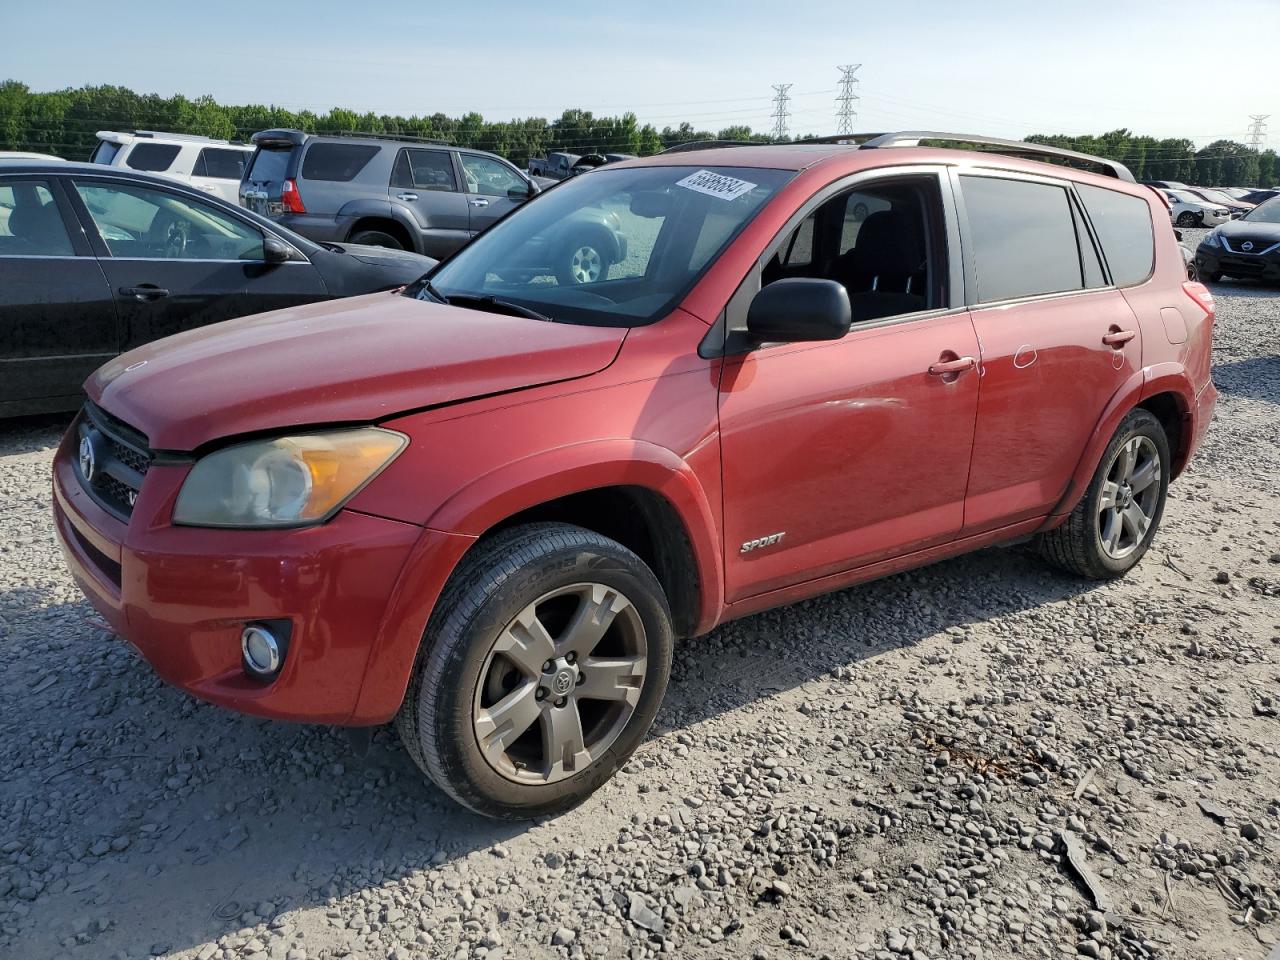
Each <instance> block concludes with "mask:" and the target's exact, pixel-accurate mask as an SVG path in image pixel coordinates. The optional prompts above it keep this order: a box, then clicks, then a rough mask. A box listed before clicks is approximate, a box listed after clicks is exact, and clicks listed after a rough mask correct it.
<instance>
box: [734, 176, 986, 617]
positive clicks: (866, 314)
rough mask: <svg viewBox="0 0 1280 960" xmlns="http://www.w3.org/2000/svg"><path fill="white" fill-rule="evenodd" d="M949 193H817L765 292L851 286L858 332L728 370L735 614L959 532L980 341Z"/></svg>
mask: <svg viewBox="0 0 1280 960" xmlns="http://www.w3.org/2000/svg"><path fill="white" fill-rule="evenodd" d="M942 196H943V194H942V191H941V190H940V180H939V177H938V175H936V174H934V175H931V176H927V177H926V176H921V177H902V178H896V179H894V180H892V181H891V182H888V183H884V184H878V183H876V182H872V183H866V182H860V183H859V184H858V185H857V186H856V188H854V189H851V190H848V191H845V192H843V193H839V194H837V195H835V196H834V197H832V198H830V199H821V198H819V200H818V202H819V203H820V206H818V207H817V209H816V210H815V211H814V213H813V214H812V216H811V218H806V220H803V221H801V222H800V223H799V225H798V226H796V227H795V230H794V233H795V236H791V237H787V238H784V239H782V240H780V241H775V244H776V245H777V246H778V255H777V256H776V257H775V258H773V259H771V260H770V261H769V262H768V263H767V264H766V265H765V266H764V267H763V268H762V271H761V276H762V277H763V280H764V282H766V283H767V282H769V281H770V279H772V278H777V277H778V276H780V275H792V276H794V275H808V276H814V277H821V278H825V279H832V280H837V281H838V282H840V283H842V284H843V285H844V286H845V287H846V289H847V290H848V292H849V298H850V302H851V304H852V305H853V316H854V324H853V327H852V329H851V330H850V332H849V333H848V334H847V335H845V337H844V338H843V339H841V340H838V341H833V342H830V343H818V344H812V343H794V344H774V345H765V346H763V347H760V348H758V349H756V350H753V351H751V352H749V353H746V354H742V355H739V356H730V357H728V358H726V360H725V366H724V371H723V374H722V380H721V393H720V433H721V449H722V456H723V478H724V479H723V483H724V528H725V581H726V599H727V600H728V601H729V602H730V603H732V602H734V601H736V600H741V599H743V598H745V597H750V596H754V595H758V594H762V593H767V592H768V591H771V590H776V589H779V588H782V587H786V586H789V585H791V584H794V583H799V582H802V581H805V580H812V579H816V578H819V577H823V576H826V575H829V574H835V573H839V572H841V571H845V570H850V569H853V568H855V567H859V566H863V565H865V564H869V563H874V562H876V561H878V560H883V559H887V558H889V557H893V556H898V555H902V554H906V553H910V552H912V551H915V550H920V549H924V548H927V547H930V546H934V545H937V544H940V543H945V542H948V541H950V540H952V539H954V538H955V537H956V536H957V535H958V534H959V532H960V529H961V527H962V525H963V519H964V493H965V484H966V480H967V478H968V473H969V460H970V451H971V447H972V444H973V427H974V420H975V417H976V413H977V405H978V375H977V370H976V357H977V355H978V342H977V338H976V336H975V335H974V331H973V325H972V324H971V322H970V320H969V316H968V314H967V313H965V312H964V311H963V309H952V308H951V294H950V292H949V289H948V288H949V285H950V284H949V282H948V278H949V277H950V271H949V270H948V265H947V256H946V249H947V246H948V243H947V241H946V236H947V235H948V233H949V232H953V231H948V230H947V229H946V227H945V224H946V223H947V222H948V220H950V219H951V218H950V216H949V215H948V214H946V213H945V211H944V209H943V200H942ZM868 202H874V203H876V204H877V206H876V211H877V212H876V213H875V216H876V217H878V219H875V220H872V219H871V217H869V216H866V215H865V205H866V204H867V203H868ZM810 219H811V221H812V222H809V220H810ZM793 241H794V242H793ZM802 246H803V248H804V249H803V250H801V249H800V248H801V247H802ZM806 266H807V273H806V272H804V271H805V270H806ZM736 299H737V298H736V297H735V300H736ZM732 309H733V307H732V305H731V311H730V312H732Z"/></svg>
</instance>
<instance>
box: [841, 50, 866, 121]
mask: <svg viewBox="0 0 1280 960" xmlns="http://www.w3.org/2000/svg"><path fill="white" fill-rule="evenodd" d="M861 66H862V64H860V63H852V64H846V65H845V66H843V67H837V68H836V69H837V70H839V71H840V95H839V96H837V97H836V133H837V134H848V133H853V126H854V121H855V120H857V119H858V111H857V110H856V109H855V107H854V105H855V104H856V103H857V101H858V100H859V99H860V97H859V96H858V95H857V94H856V93H854V92H853V85H854V84H855V83H857V82H858V78H857V77H855V76H854V74H855V73H857V72H858V68H859V67H861Z"/></svg>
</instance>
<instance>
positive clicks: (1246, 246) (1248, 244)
mask: <svg viewBox="0 0 1280 960" xmlns="http://www.w3.org/2000/svg"><path fill="white" fill-rule="evenodd" d="M1240 249H1241V250H1243V251H1245V252H1246V253H1248V252H1249V251H1250V250H1252V249H1253V241H1252V240H1246V241H1245V242H1244V243H1242V244H1240Z"/></svg>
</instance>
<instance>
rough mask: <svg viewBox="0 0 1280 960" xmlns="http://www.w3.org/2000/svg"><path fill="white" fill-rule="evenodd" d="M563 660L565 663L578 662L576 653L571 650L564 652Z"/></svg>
mask: <svg viewBox="0 0 1280 960" xmlns="http://www.w3.org/2000/svg"><path fill="white" fill-rule="evenodd" d="M564 662H565V663H577V662H578V655H577V654H576V653H574V652H573V651H572V650H570V651H569V652H568V653H566V654H565V655H564Z"/></svg>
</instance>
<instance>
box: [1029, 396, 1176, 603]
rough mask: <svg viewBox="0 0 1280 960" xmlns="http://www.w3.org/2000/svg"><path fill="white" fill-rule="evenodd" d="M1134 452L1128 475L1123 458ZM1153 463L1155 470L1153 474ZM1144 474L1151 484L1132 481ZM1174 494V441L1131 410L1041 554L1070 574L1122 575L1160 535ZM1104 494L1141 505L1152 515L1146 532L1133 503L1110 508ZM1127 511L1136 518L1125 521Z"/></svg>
mask: <svg viewBox="0 0 1280 960" xmlns="http://www.w3.org/2000/svg"><path fill="white" fill-rule="evenodd" d="M1130 454H1136V456H1135V457H1134V460H1133V461H1132V462H1130V463H1129V467H1128V472H1127V473H1126V470H1125V463H1124V462H1122V459H1121V458H1122V456H1128V455H1130ZM1148 464H1150V469H1153V470H1154V473H1153V474H1147V470H1148V469H1149V468H1148V466H1147V465H1148ZM1144 475H1145V479H1146V480H1147V483H1146V484H1145V485H1143V486H1139V485H1138V483H1130V481H1133V480H1139V481H1140V479H1141V478H1142V477H1143V476H1144ZM1117 481H1119V484H1118V489H1116V487H1117ZM1168 493H1169V440H1168V438H1167V437H1166V436H1165V433H1164V428H1163V427H1162V426H1160V421H1159V420H1157V419H1156V418H1155V417H1154V416H1152V415H1151V413H1150V412H1148V411H1146V410H1142V409H1137V410H1131V411H1130V412H1129V414H1128V415H1127V416H1126V417H1125V418H1124V420H1123V421H1121V423H1120V426H1119V427H1118V428H1116V432H1115V436H1113V437H1112V438H1111V442H1110V443H1109V444H1107V449H1106V452H1104V453H1103V455H1102V461H1101V462H1100V463H1099V464H1098V469H1097V471H1096V472H1095V473H1094V475H1093V479H1092V480H1091V481H1090V483H1089V488H1088V489H1087V490H1086V491H1085V494H1084V496H1083V497H1081V498H1080V502H1079V503H1078V504H1076V507H1075V509H1074V510H1072V511H1071V514H1070V516H1068V517H1067V520H1066V522H1065V523H1063V524H1062V525H1061V526H1059V527H1057V528H1056V529H1054V530H1050V531H1048V532H1047V533H1043V534H1041V535H1040V537H1039V543H1038V546H1039V549H1040V554H1041V556H1043V557H1044V558H1045V559H1047V560H1048V561H1049V562H1050V563H1053V564H1054V565H1056V566H1058V567H1061V568H1062V569H1063V570H1066V571H1067V572H1068V573H1074V574H1076V575H1077V576H1081V577H1086V578H1088V579H1090V580H1108V579H1112V578H1115V577H1122V576H1124V575H1125V574H1126V573H1128V572H1129V571H1130V570H1132V569H1133V568H1134V567H1135V566H1136V565H1137V563H1138V561H1139V560H1141V559H1142V555H1143V554H1144V553H1146V552H1147V548H1148V547H1149V546H1150V545H1151V541H1152V540H1153V539H1154V538H1155V535H1156V530H1157V529H1158V528H1159V526H1160V518H1161V517H1162V516H1163V515H1164V505H1165V501H1166V499H1167V497H1168ZM1104 497H1105V498H1106V500H1107V501H1111V502H1113V503H1114V502H1116V501H1117V500H1118V502H1119V503H1120V504H1132V506H1134V507H1137V509H1138V511H1139V512H1140V513H1141V514H1142V516H1144V517H1145V518H1146V526H1145V528H1143V529H1142V530H1141V533H1140V534H1137V533H1136V530H1135V528H1136V527H1137V526H1138V525H1139V523H1140V522H1138V523H1135V522H1134V520H1133V519H1131V518H1132V517H1133V514H1131V513H1129V512H1128V508H1127V507H1126V508H1124V509H1122V508H1121V507H1120V506H1119V505H1116V506H1108V505H1107V504H1106V502H1105V501H1104ZM1104 514H1105V515H1104ZM1125 514H1127V516H1128V517H1129V518H1130V519H1123V518H1122V515H1125ZM1113 524H1114V526H1113ZM1117 530H1118V531H1119V532H1118V534H1117Z"/></svg>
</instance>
